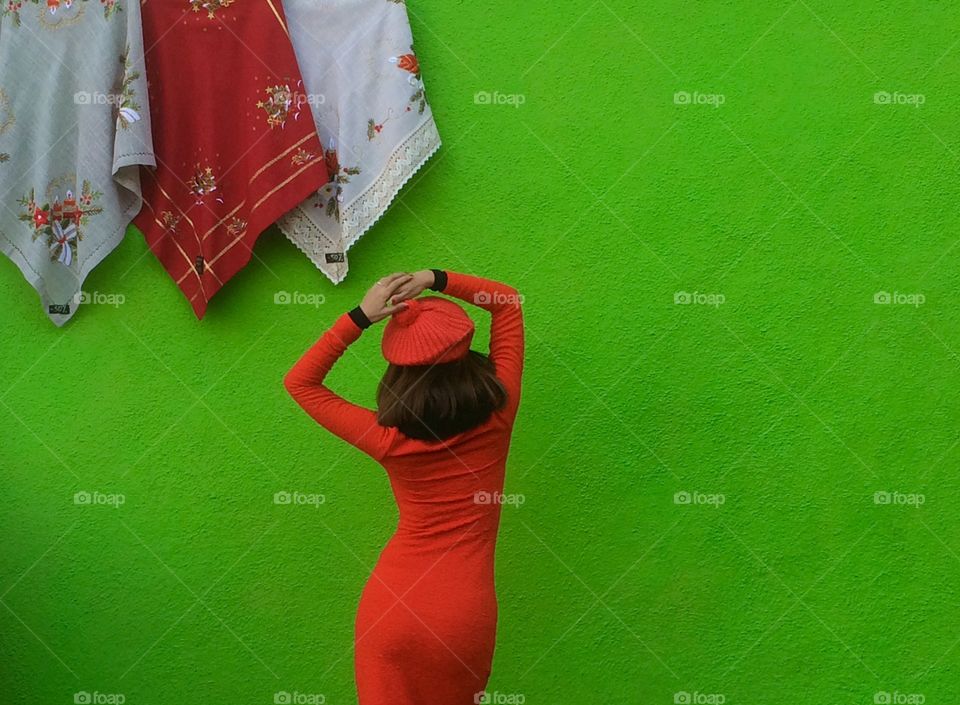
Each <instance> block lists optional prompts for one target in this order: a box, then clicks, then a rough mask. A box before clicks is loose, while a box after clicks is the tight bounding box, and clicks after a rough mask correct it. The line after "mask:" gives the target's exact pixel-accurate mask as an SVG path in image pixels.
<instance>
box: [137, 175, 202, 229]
mask: <svg viewBox="0 0 960 705" xmlns="http://www.w3.org/2000/svg"><path fill="white" fill-rule="evenodd" d="M147 172H148V173H151V174H152V173H153V172H152V171H151V170H150V169H147ZM153 180H154V181H156V182H157V188H158V189H160V193H162V194H163V195H164V196H165V197H166V199H167V200H168V201H170V205H171V206H173V207H174V208H175V209H176V210H177V212H178V213H179V214H180V215H182V216H183V217H184V219H185V220H186V221H187V222H188V223H190V227H191V228H193V236H194V237H196V238H197V239H199V236H198V235H197V226H196V225H195V224H194V222H193V221H192V220H190V216H188V215H187V214H186V213H184V212H183V211H182V210H181V209H180V206H178V205H177V202H176V201H175V200H173V196H171V195H170V194H169V193H167V192H166V189H164V188H163V185H162V184H161V183H160V180H159V179H158V178H157V177H156V175H153Z"/></svg>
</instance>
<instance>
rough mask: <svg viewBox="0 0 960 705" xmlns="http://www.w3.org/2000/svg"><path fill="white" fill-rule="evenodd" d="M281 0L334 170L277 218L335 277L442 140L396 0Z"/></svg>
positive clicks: (336, 279) (404, 13)
mask: <svg viewBox="0 0 960 705" xmlns="http://www.w3.org/2000/svg"><path fill="white" fill-rule="evenodd" d="M283 7H284V11H285V13H286V16H287V20H288V23H289V26H290V38H291V41H292V42H293V48H294V51H295V52H296V54H297V61H298V63H299V64H300V71H301V73H302V75H303V80H304V85H305V88H306V95H305V96H304V99H305V100H307V101H309V103H310V108H311V110H312V112H313V116H314V120H315V121H316V123H317V132H318V133H319V135H320V140H321V142H322V143H323V145H324V149H325V150H326V157H327V169H328V171H329V172H330V174H331V177H332V178H333V179H334V180H333V181H331V183H329V184H327V185H326V186H325V187H324V188H322V189H321V190H320V191H319V192H317V193H316V194H314V195H313V196H311V197H310V198H309V199H308V200H307V201H305V202H304V203H302V204H301V205H300V206H299V207H297V208H295V209H294V210H292V211H290V212H289V213H287V214H286V215H285V216H284V217H283V218H281V219H280V220H279V221H278V225H279V226H280V229H281V230H282V231H283V232H284V233H285V234H286V236H287V237H288V238H289V239H290V240H291V241H292V242H293V243H294V244H295V245H296V246H297V247H299V248H300V249H301V250H302V251H303V252H304V253H305V254H306V255H307V256H308V257H309V258H310V260H311V261H312V262H313V263H314V264H315V265H316V266H317V267H318V268H319V269H320V270H321V271H322V272H323V273H324V274H326V275H327V276H328V277H329V278H330V280H331V281H333V282H334V283H335V284H336V283H339V282H341V281H343V278H344V277H345V276H346V275H347V250H349V249H350V246H351V245H353V243H355V242H356V241H357V239H358V238H359V237H360V236H361V235H363V234H364V233H365V232H366V231H367V230H368V229H369V228H370V227H371V226H372V225H373V224H374V222H375V221H376V220H377V219H378V218H379V217H380V216H381V215H383V213H384V212H385V211H386V209H387V207H388V206H389V205H390V203H391V201H393V199H394V198H395V197H396V195H397V193H398V192H399V191H400V189H401V188H402V187H403V185H404V184H405V183H406V182H407V181H408V180H409V179H410V177H411V176H413V174H414V173H415V172H416V171H417V170H418V169H419V168H420V167H421V166H422V165H423V163H424V162H426V161H427V159H429V158H430V156H431V155H432V154H433V153H434V152H435V151H436V150H437V149H438V148H439V147H440V136H439V134H438V133H437V127H436V124H435V123H434V120H433V113H432V112H431V111H430V106H429V105H428V104H427V100H426V97H425V94H424V86H423V79H422V78H421V76H420V66H419V62H418V61H417V57H416V54H414V51H413V36H412V33H411V31H410V22H409V19H408V17H407V10H406V6H405V5H404V3H403V1H402V0H325V1H324V2H317V0H284V2H283ZM334 174H335V175H336V176H333V175H334Z"/></svg>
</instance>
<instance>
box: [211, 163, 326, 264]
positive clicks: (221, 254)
mask: <svg viewBox="0 0 960 705" xmlns="http://www.w3.org/2000/svg"><path fill="white" fill-rule="evenodd" d="M311 166H312V164H307V165H306V166H304V167H301V168H300V169H299V170H298V171H296V172H294V173H293V174H292V175H291V176H290V177H288V178H287V179H285V180H284V181H282V182H281V183H279V184H277V185H276V186H275V187H274V188H272V189H271V190H270V191H269V193H267V194H266V195H265V196H264V197H263V198H261V199H260V200H259V201H257V202H256V203H255V204H254V206H253V208H251V209H250V213H253V212H254V211H255V210H257V208H259V207H260V205H261V204H262V203H263V202H264V201H266V200H267V199H268V198H270V196H272V195H273V194H275V193H276V192H277V191H279V190H280V189H282V188H283V187H284V186H286V185H287V184H288V183H290V182H291V181H293V180H294V179H295V178H297V177H298V176H300V174H302V173H303V172H305V171H306V170H307V169H309V168H310V167H311ZM246 234H247V233H246V232H243V233H241V234H240V235H239V236H238V237H236V238H234V240H233V242H231V243H230V244H229V245H227V246H226V247H224V248H223V249H222V250H220V253H219V254H218V255H217V256H216V257H214V258H213V259H212V260H210V264H213V263H214V262H216V261H217V260H218V259H220V258H221V257H223V255H224V254H226V252H227V250H229V249H230V248H232V247H233V246H234V245H236V244H237V243H238V242H239V241H240V240H242V239H243V238H244V237H245V236H246ZM249 249H250V253H251V254H253V248H249Z"/></svg>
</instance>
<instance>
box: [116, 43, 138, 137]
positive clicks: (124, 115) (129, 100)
mask: <svg viewBox="0 0 960 705" xmlns="http://www.w3.org/2000/svg"><path fill="white" fill-rule="evenodd" d="M120 64H121V65H122V66H123V78H122V79H121V81H120V86H119V88H118V89H117V91H116V97H117V100H116V102H115V103H114V107H113V111H114V118H115V119H116V121H117V127H119V128H121V129H124V130H126V129H127V128H128V127H130V125H132V124H133V123H135V122H137V121H138V120H139V119H140V112H139V110H140V104H139V103H137V101H136V93H135V91H134V90H133V82H134V81H136V80H137V79H138V78H140V72H139V71H135V70H134V69H133V65H132V64H131V63H130V45H129V44H128V45H127V47H126V49H124V52H123V54H121V56H120Z"/></svg>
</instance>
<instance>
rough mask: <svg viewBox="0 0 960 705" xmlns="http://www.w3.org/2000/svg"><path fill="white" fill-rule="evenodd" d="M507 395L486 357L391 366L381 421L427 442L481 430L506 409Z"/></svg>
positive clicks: (380, 403) (383, 384) (381, 392)
mask: <svg viewBox="0 0 960 705" xmlns="http://www.w3.org/2000/svg"><path fill="white" fill-rule="evenodd" d="M506 401H507V392H506V390H505V389H504V388H503V384H502V383H501V382H500V380H499V379H497V376H496V374H494V367H493V363H492V362H490V358H489V357H487V356H486V355H484V354H483V353H479V352H476V351H475V350H470V351H469V352H468V353H467V354H466V356H465V357H462V358H461V359H459V360H454V361H453V362H443V363H439V364H436V365H394V364H390V365H389V366H388V367H387V371H386V372H385V373H384V374H383V379H381V380H380V384H379V386H378V387H377V408H378V411H377V421H378V422H379V423H380V425H381V426H396V427H397V428H398V429H399V430H400V431H401V432H402V433H404V434H405V435H407V436H409V437H411V438H418V439H420V440H424V441H440V440H444V439H447V438H450V437H451V436H455V435H457V434H458V433H463V432H464V431H468V430H470V429H471V428H474V427H476V426H479V425H480V424H482V423H483V422H484V421H486V420H487V419H488V418H490V415H491V414H492V413H493V412H494V411H496V410H497V409H500V408H501V407H503V405H504V404H505V403H506Z"/></svg>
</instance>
